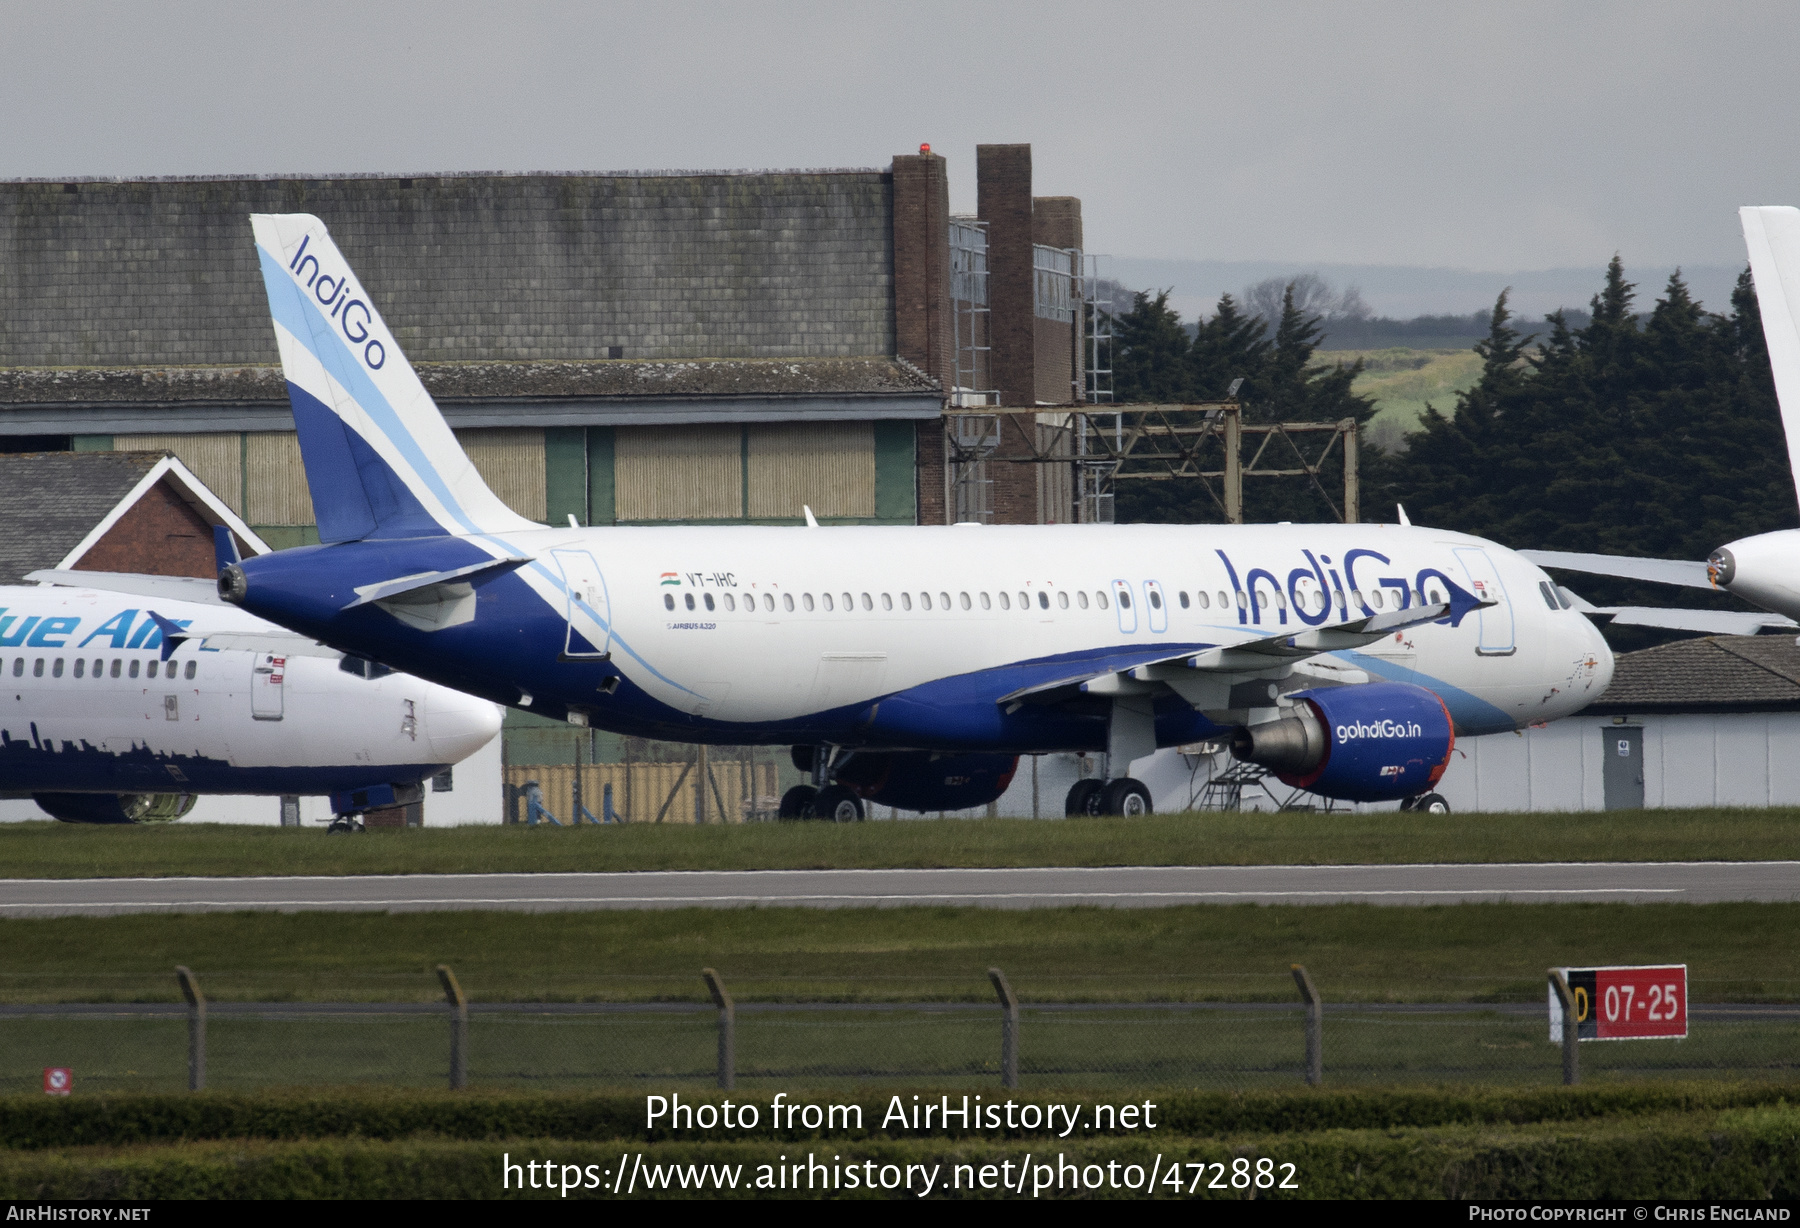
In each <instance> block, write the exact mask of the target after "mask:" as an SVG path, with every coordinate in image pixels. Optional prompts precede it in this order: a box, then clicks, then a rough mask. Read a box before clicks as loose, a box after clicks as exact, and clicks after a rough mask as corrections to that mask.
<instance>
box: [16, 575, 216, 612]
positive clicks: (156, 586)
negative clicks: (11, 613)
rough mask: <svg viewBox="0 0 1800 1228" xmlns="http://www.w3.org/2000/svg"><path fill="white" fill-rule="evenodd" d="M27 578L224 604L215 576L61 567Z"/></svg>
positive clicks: (120, 591) (111, 590) (145, 595)
mask: <svg viewBox="0 0 1800 1228" xmlns="http://www.w3.org/2000/svg"><path fill="white" fill-rule="evenodd" d="M25 578H26V579H27V580H31V581H33V582H35V583H38V584H55V585H60V586H61V587H63V588H96V589H99V590H100V591H101V592H106V593H125V594H127V595H129V596H132V597H154V598H159V599H160V600H163V601H197V602H202V603H205V604H207V605H224V604H225V603H224V602H223V601H221V600H220V599H219V586H218V583H217V582H216V581H213V580H200V579H196V578H195V577H193V576H149V575H143V574H141V573H138V572H134V571H58V570H55V569H53V568H46V569H44V570H43V571H33V572H29V573H27V574H26V576H25Z"/></svg>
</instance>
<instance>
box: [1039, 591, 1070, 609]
mask: <svg viewBox="0 0 1800 1228" xmlns="http://www.w3.org/2000/svg"><path fill="white" fill-rule="evenodd" d="M1038 596H1039V597H1042V596H1044V594H1043V593H1039V594H1038ZM1056 608H1057V609H1059V610H1066V609H1068V608H1069V594H1067V593H1058V594H1056Z"/></svg>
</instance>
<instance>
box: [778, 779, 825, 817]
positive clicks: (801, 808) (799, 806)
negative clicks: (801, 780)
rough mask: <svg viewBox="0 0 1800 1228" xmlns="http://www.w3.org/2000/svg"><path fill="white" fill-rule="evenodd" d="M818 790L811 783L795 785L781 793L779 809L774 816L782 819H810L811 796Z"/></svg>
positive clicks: (811, 808)
mask: <svg viewBox="0 0 1800 1228" xmlns="http://www.w3.org/2000/svg"><path fill="white" fill-rule="evenodd" d="M818 793H819V791H818V790H817V789H815V788H813V787H812V786H811V785H795V786H794V787H793V788H791V789H789V790H788V791H787V792H786V793H783V794H782V795H781V809H779V810H777V811H776V812H775V813H776V816H777V817H778V818H783V819H810V818H812V817H813V798H815V797H817V796H818Z"/></svg>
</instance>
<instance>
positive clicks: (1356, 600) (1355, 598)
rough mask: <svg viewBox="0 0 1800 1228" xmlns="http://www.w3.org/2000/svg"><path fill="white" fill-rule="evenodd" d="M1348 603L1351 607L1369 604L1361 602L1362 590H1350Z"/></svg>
mask: <svg viewBox="0 0 1800 1228" xmlns="http://www.w3.org/2000/svg"><path fill="white" fill-rule="evenodd" d="M1350 602H1351V604H1352V605H1368V604H1369V603H1368V602H1366V601H1364V600H1363V595H1362V590H1361V589H1360V588H1353V589H1351V590H1350Z"/></svg>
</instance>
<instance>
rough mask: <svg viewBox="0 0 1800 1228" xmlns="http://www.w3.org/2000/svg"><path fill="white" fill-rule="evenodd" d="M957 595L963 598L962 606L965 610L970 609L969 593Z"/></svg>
mask: <svg viewBox="0 0 1800 1228" xmlns="http://www.w3.org/2000/svg"><path fill="white" fill-rule="evenodd" d="M957 595H958V596H959V597H961V598H962V608H963V609H965V610H966V609H968V608H969V607H970V601H969V594H967V593H959V594H957Z"/></svg>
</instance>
